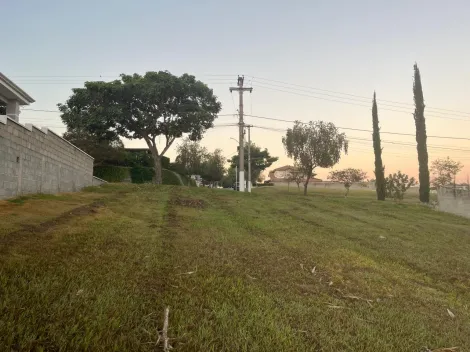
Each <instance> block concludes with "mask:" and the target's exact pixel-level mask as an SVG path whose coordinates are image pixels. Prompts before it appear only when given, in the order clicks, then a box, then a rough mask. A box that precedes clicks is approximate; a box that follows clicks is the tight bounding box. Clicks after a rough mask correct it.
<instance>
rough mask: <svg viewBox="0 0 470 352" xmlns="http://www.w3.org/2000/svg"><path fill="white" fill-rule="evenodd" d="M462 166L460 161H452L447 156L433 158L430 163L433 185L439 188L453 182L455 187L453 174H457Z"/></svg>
mask: <svg viewBox="0 0 470 352" xmlns="http://www.w3.org/2000/svg"><path fill="white" fill-rule="evenodd" d="M462 168H463V165H462V163H460V162H459V161H454V160H452V159H450V158H449V157H447V158H441V159H436V160H434V161H433V162H432V164H431V171H432V173H433V180H432V184H433V186H434V187H436V188H440V187H443V186H446V185H449V184H452V183H453V184H454V188H455V176H457V174H458V173H459V172H460V171H461V170H462Z"/></svg>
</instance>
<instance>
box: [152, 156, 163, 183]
mask: <svg viewBox="0 0 470 352" xmlns="http://www.w3.org/2000/svg"><path fill="white" fill-rule="evenodd" d="M153 161H154V165H155V184H157V185H161V184H162V158H161V156H156V157H154V158H153Z"/></svg>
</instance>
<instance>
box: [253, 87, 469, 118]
mask: <svg viewBox="0 0 470 352" xmlns="http://www.w3.org/2000/svg"><path fill="white" fill-rule="evenodd" d="M255 87H258V88H264V89H269V90H273V91H278V92H283V93H289V94H294V95H299V96H305V97H309V98H313V99H319V100H325V101H331V102H335V103H341V104H348V105H355V106H361V107H365V108H370V106H369V105H364V104H358V103H354V102H350V101H344V100H338V99H344V98H341V97H336V98H338V99H329V98H324V97H318V96H315V95H311V94H303V93H297V92H292V91H288V90H282V89H277V88H272V87H268V86H260V85H259V84H257V85H256V86H255ZM346 99H347V98H346ZM360 102H361V103H362V101H360ZM397 108H403V107H397ZM380 110H386V111H394V112H399V113H402V114H409V115H411V114H412V113H411V112H409V111H403V110H396V109H389V108H380ZM426 117H434V118H438V119H445V120H456V121H465V122H470V119H459V118H455V117H447V116H438V115H432V114H426Z"/></svg>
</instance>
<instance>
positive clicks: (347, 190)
mask: <svg viewBox="0 0 470 352" xmlns="http://www.w3.org/2000/svg"><path fill="white" fill-rule="evenodd" d="M348 194H349V187H346V194H345V195H344V196H345V197H347V196H348Z"/></svg>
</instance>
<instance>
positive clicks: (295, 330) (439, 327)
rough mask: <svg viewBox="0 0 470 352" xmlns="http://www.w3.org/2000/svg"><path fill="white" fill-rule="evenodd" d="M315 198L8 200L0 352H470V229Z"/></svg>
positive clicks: (334, 194)
mask: <svg viewBox="0 0 470 352" xmlns="http://www.w3.org/2000/svg"><path fill="white" fill-rule="evenodd" d="M313 191H314V193H312V194H310V195H309V196H307V197H304V196H301V195H300V194H299V193H298V192H297V190H296V189H293V190H291V192H290V193H289V192H287V189H281V190H280V189H278V188H276V187H265V188H262V189H258V190H255V192H254V193H252V194H240V193H238V192H234V191H230V190H214V189H200V188H193V187H191V188H190V187H181V186H155V185H147V184H144V185H132V184H131V185H129V184H109V185H106V186H104V187H102V188H91V189H88V190H87V192H81V193H76V194H66V195H60V196H35V197H23V198H21V200H17V201H13V202H8V201H3V202H0V219H1V222H0V351H85V350H89V351H156V350H162V345H161V343H158V344H157V341H158V336H159V331H160V330H161V329H162V325H163V312H164V309H165V307H166V306H169V308H170V318H169V329H168V335H169V337H170V344H171V345H172V346H173V348H174V351H335V352H336V351H371V352H372V351H374V352H376V351H394V352H397V351H423V350H424V346H427V347H429V348H430V349H437V348H442V347H453V346H459V347H460V349H459V350H460V351H469V350H470V307H469V304H470V303H469V302H470V220H468V219H464V218H461V217H457V216H453V215H449V214H445V213H439V212H436V211H434V210H432V209H429V208H427V207H424V206H421V205H419V204H416V203H415V202H413V200H412V199H407V200H406V202H404V203H403V204H395V203H394V202H392V201H387V202H377V201H375V200H374V192H370V191H351V195H350V197H349V198H344V197H343V196H342V192H341V191H335V190H331V191H329V190H320V189H317V190H313ZM313 268H314V270H312V269H313ZM448 310H449V311H450V312H451V314H449V313H448ZM452 314H453V315H454V317H451V315H452Z"/></svg>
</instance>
